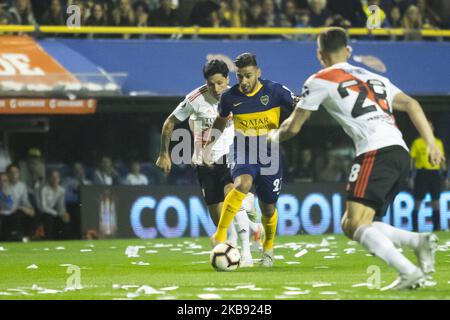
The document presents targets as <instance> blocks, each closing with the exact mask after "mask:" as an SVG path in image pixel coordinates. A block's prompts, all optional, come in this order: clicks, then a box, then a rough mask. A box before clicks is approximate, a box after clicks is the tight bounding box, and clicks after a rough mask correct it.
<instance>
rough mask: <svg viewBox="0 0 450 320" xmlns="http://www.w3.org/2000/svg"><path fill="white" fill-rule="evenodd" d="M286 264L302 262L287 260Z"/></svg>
mask: <svg viewBox="0 0 450 320" xmlns="http://www.w3.org/2000/svg"><path fill="white" fill-rule="evenodd" d="M286 264H301V262H298V261H286Z"/></svg>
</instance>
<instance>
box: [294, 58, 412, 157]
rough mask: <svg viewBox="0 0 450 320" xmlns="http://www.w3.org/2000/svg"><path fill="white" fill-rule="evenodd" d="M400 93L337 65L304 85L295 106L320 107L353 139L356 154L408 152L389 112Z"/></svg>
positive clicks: (363, 72)
mask: <svg viewBox="0 0 450 320" xmlns="http://www.w3.org/2000/svg"><path fill="white" fill-rule="evenodd" d="M399 92H401V91H400V89H398V88H397V87H396V86H394V85H393V84H392V83H391V82H390V81H389V79H387V78H385V77H382V76H380V75H378V74H375V73H372V72H370V71H367V70H365V69H363V68H359V67H355V66H352V65H350V64H349V63H338V64H335V65H333V66H331V67H329V68H326V69H323V70H322V71H320V72H318V73H316V74H314V75H312V76H311V77H310V78H309V79H308V80H307V81H306V82H305V85H304V87H303V92H302V95H301V97H300V100H299V102H298V104H297V107H298V108H302V109H306V110H311V111H316V110H318V109H319V106H320V105H323V106H324V107H325V109H326V110H327V111H328V113H330V115H331V116H332V117H333V118H334V119H336V121H337V122H338V123H339V124H340V125H341V126H342V128H343V129H344V131H345V132H346V133H347V134H348V135H349V136H350V137H351V138H352V139H353V142H354V144H355V147H356V154H357V155H360V154H363V153H366V152H369V151H372V150H377V149H381V148H384V147H388V146H393V145H399V146H402V147H403V148H405V149H406V150H408V147H407V146H406V143H405V141H404V140H403V137H402V133H401V132H400V130H399V129H398V128H397V125H396V124H395V119H394V116H393V110H392V101H393V99H394V97H395V95H396V94H397V93H399Z"/></svg>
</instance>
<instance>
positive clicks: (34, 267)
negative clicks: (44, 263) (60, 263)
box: [27, 264, 39, 269]
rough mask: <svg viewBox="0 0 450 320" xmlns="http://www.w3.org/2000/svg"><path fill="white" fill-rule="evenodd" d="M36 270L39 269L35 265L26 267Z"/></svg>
mask: <svg viewBox="0 0 450 320" xmlns="http://www.w3.org/2000/svg"><path fill="white" fill-rule="evenodd" d="M37 268H39V267H38V266H37V265H35V264H31V265H29V266H28V267H27V269H37Z"/></svg>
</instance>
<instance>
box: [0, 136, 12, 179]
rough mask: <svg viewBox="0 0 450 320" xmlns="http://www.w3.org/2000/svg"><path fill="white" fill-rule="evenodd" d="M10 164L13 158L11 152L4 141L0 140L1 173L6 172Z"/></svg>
mask: <svg viewBox="0 0 450 320" xmlns="http://www.w3.org/2000/svg"><path fill="white" fill-rule="evenodd" d="M10 163H11V157H10V155H9V151H8V149H7V148H6V146H5V145H4V143H3V140H2V139H0V172H4V171H5V170H6V167H8V165H9V164H10Z"/></svg>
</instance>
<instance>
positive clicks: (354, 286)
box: [352, 282, 369, 288]
mask: <svg viewBox="0 0 450 320" xmlns="http://www.w3.org/2000/svg"><path fill="white" fill-rule="evenodd" d="M368 286H369V284H368V283H367V282H362V283H356V284H354V285H352V288H359V287H368Z"/></svg>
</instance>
